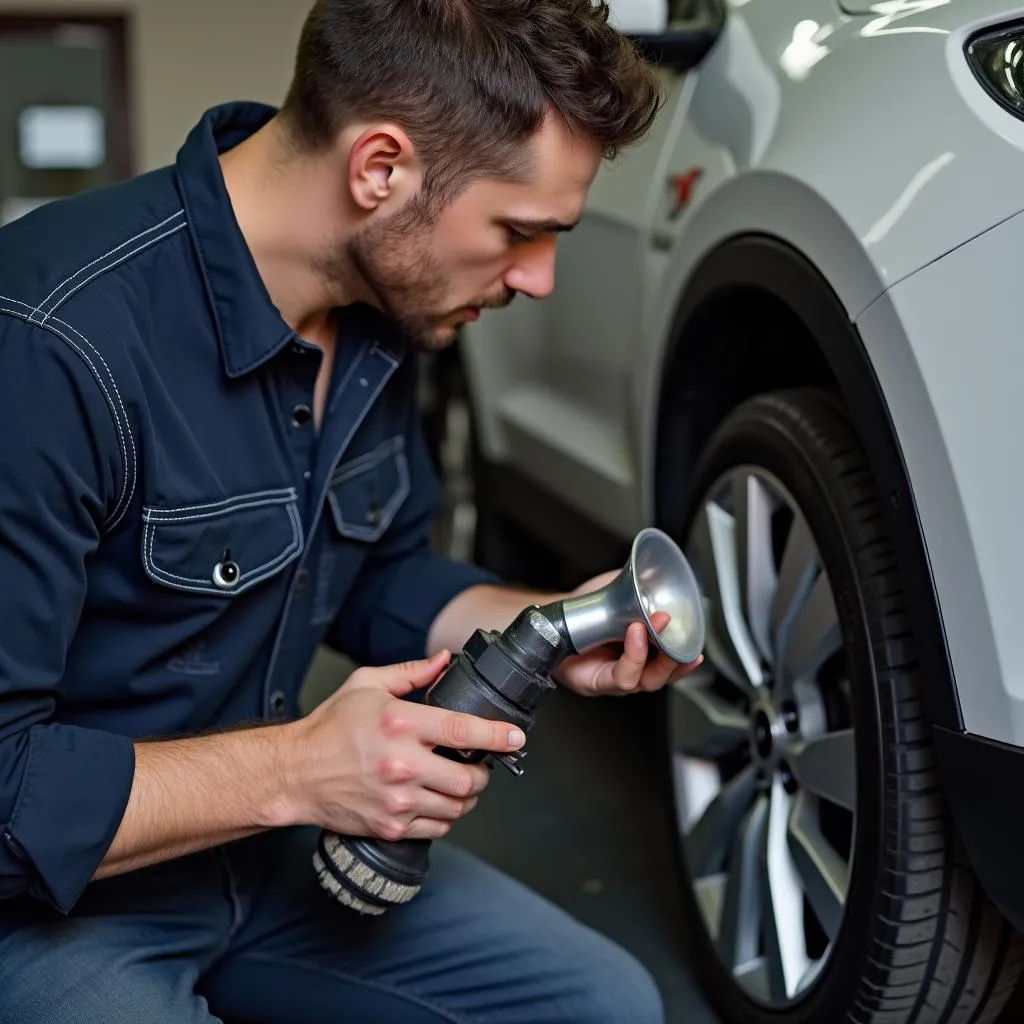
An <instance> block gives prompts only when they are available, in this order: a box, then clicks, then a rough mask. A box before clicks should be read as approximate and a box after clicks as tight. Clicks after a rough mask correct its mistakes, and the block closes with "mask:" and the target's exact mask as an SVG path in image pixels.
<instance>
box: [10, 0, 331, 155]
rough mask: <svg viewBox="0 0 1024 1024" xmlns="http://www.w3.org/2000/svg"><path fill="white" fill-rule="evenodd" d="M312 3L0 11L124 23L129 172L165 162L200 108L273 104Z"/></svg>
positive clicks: (150, 0)
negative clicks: (122, 18) (122, 17)
mask: <svg viewBox="0 0 1024 1024" xmlns="http://www.w3.org/2000/svg"><path fill="white" fill-rule="evenodd" d="M311 6H312V0H125V2H119V0H113V2H110V0H105V2H103V3H97V2H96V0H45V2H39V0H0V11H3V12H7V13H23V14H50V13H55V12H59V11H62V10H69V11H78V12H81V13H91V14H92V13H94V14H108V13H120V12H122V11H124V12H128V13H129V15H130V16H131V19H132V20H131V23H130V26H129V30H130V36H129V45H130V53H129V57H130V73H131V76H132V83H131V84H132V90H133V98H134V105H135V110H134V111H133V125H132V129H133V135H134V143H135V165H136V170H139V171H146V170H150V169H152V168H154V167H159V166H161V165H163V164H166V163H169V162H171V161H172V160H173V159H174V155H175V153H176V152H177V150H178V147H179V146H180V145H181V142H182V140H183V138H184V136H185V135H186V134H187V132H188V130H189V129H190V128H191V127H192V125H193V124H194V123H195V121H196V120H197V119H198V117H199V115H200V114H201V113H202V111H203V110H205V109H206V108H207V107H209V106H212V105H213V104H215V103H220V102H222V101H224V100H229V99H253V100H262V101H264V102H267V103H275V104H276V103H280V101H281V99H282V98H283V96H284V92H285V89H286V88H287V85H288V81H289V79H290V77H291V69H292V61H293V59H294V50H295V45H296V43H297V41H298V37H299V30H300V28H301V26H302V22H303V19H304V18H305V16H306V14H307V13H308V11H309V8H310V7H311Z"/></svg>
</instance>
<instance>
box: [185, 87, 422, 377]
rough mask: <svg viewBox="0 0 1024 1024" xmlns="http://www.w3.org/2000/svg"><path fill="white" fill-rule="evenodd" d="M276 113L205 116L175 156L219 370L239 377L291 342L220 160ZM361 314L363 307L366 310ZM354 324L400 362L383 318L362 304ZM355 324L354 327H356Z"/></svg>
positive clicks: (259, 107)
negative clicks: (210, 313) (215, 339)
mask: <svg viewBox="0 0 1024 1024" xmlns="http://www.w3.org/2000/svg"><path fill="white" fill-rule="evenodd" d="M276 113H277V111H276V110H275V108H274V107H271V106H267V105H265V104H262V103H245V102H236V103H225V104H221V105H219V106H216V107H212V108H211V109H210V110H207V111H206V113H205V114H204V115H203V117H202V119H201V120H200V121H199V123H198V124H197V125H196V126H195V127H194V128H193V129H192V131H191V132H190V133H189V135H188V137H187V139H186V140H185V143H184V145H183V146H182V147H181V149H180V151H179V152H178V158H177V163H176V171H177V177H178V183H179V188H180V190H181V195H182V199H183V202H184V205H185V212H186V216H187V219H188V223H189V229H190V230H191V232H192V239H193V242H194V243H195V247H196V252H197V256H198V259H199V261H200V264H201V266H202V268H203V277H204V279H205V282H206V289H207V294H208V295H209V299H210V304H211V307H212V309H213V317H214V322H215V324H216V330H217V337H218V340H219V342H220V347H221V354H222V357H223V360H224V368H225V370H226V371H227V373H228V375H229V376H231V377H240V376H242V375H244V374H246V373H248V372H250V371H251V370H254V369H256V368H257V367H258V366H261V365H262V364H263V363H265V362H266V361H267V360H268V359H270V358H271V357H272V356H273V355H275V354H276V353H277V352H279V351H280V350H281V348H282V347H283V346H284V345H285V344H286V343H287V342H288V341H289V340H290V339H291V338H293V337H294V331H292V330H291V328H290V327H289V326H288V324H287V323H285V321H284V319H283V317H282V316H281V313H280V311H279V310H278V308H277V307H276V306H275V305H274V303H273V301H272V300H271V298H270V294H269V293H268V292H267V289H266V286H265V285H264V284H263V279H262V278H261V277H260V274H259V270H258V269H257V267H256V263H255V261H254V260H253V258H252V253H251V252H250V251H249V246H248V244H247V243H246V240H245V236H244V235H243V234H242V230H241V228H240V227H239V226H238V221H237V220H236V219H235V214H234V210H233V209H232V206H231V198H230V196H229V195H228V191H227V187H226V186H225V184H224V176H223V173H222V172H221V166H220V161H219V160H218V157H219V155H220V154H221V153H223V152H224V151H225V150H228V149H231V148H232V147H233V146H236V145H238V144H239V143H241V142H242V141H244V140H245V139H246V138H248V137H249V136H250V135H252V134H253V133H254V132H256V131H257V130H258V129H260V128H262V127H263V125H265V124H266V123H267V122H268V121H269V120H270V119H271V118H272V117H273V116H274V115H275V114H276ZM364 307H365V308H364ZM346 321H347V322H349V323H351V324H352V326H356V324H358V325H359V327H361V328H362V329H363V330H364V331H367V332H368V333H370V334H371V335H372V337H373V340H374V342H375V344H377V345H378V346H379V347H380V348H381V349H383V350H384V351H386V352H387V353H388V354H389V355H391V356H392V357H393V358H395V359H397V360H401V358H402V356H403V355H404V354H405V349H406V340H405V338H403V337H402V336H401V333H400V332H399V331H398V330H397V329H396V328H395V327H394V325H392V324H391V323H390V322H389V321H388V320H387V318H386V317H384V315H383V314H382V313H380V311H378V310H376V309H374V308H373V307H370V306H366V305H365V304H363V303H356V304H354V305H353V306H351V307H349V308H348V309H346V310H345V315H344V316H343V318H342V322H343V323H345V322H346ZM353 321H354V322H353Z"/></svg>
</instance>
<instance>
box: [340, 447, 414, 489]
mask: <svg viewBox="0 0 1024 1024" xmlns="http://www.w3.org/2000/svg"><path fill="white" fill-rule="evenodd" d="M404 450H405V435H404V434H396V435H395V436H394V437H391V438H388V440H386V441H381V443H380V444H379V445H377V447H376V448H374V449H373V450H372V451H369V452H365V453H364V454H363V455H357V456H356V457H355V458H354V459H349V461H348V462H343V463H342V464H341V465H340V466H338V468H337V469H336V470H335V471H334V475H333V476H332V477H331V486H332V487H334V486H335V485H336V484H340V483H343V482H344V481H345V480H348V479H349V477H352V476H355V475H356V474H358V473H362V472H363V471H364V470H366V469H370V468H372V467H373V466H376V465H377V463H378V462H383V461H384V460H385V459H386V458H387V457H388V456H389V455H394V454H395V453H396V452H400V451H404Z"/></svg>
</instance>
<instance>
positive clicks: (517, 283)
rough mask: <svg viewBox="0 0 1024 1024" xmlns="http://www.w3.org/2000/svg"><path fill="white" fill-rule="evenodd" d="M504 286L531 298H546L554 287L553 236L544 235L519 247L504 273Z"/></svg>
mask: <svg viewBox="0 0 1024 1024" xmlns="http://www.w3.org/2000/svg"><path fill="white" fill-rule="evenodd" d="M505 286H506V287H507V288H511V289H512V290H513V291H516V292H524V293H525V294H526V295H529V296H530V297H531V298H533V299H546V298H547V297H548V296H549V295H550V294H551V293H552V292H553V291H554V289H555V237H554V236H553V235H545V236H544V237H542V238H538V239H536V240H534V241H532V242H529V243H527V244H526V245H522V246H520V247H519V250H518V251H517V253H516V259H515V262H514V263H513V264H512V266H511V267H510V268H509V271H508V273H506V274H505Z"/></svg>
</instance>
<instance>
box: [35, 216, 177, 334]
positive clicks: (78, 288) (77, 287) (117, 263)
mask: <svg viewBox="0 0 1024 1024" xmlns="http://www.w3.org/2000/svg"><path fill="white" fill-rule="evenodd" d="M186 227H187V225H185V224H180V225H179V226H178V227H176V228H171V230H170V231H165V232H164V233H163V234H162V235H157V236H156V238H151V239H150V240H149V241H148V242H146V243H145V244H144V245H140V246H139V247H138V248H137V249H132V251H131V252H129V253H127V254H126V255H124V256H122V257H121V258H120V259H119V260H115V261H114V262H113V263H109V264H107V266H105V267H103V268H101V269H100V270H97V271H96V273H95V274H91V275H90V276H89V277H87V278H86V279H85V280H84V281H82V282H81V283H79V284H77V285H75V287H74V288H72V289H71V291H69V292H68V293H67V294H66V295H65V296H64V297H63V298H62V299H60V300H59V301H58V302H55V303H54V304H53V306H52V307H51V309H50V312H49V313H47V314H46V316H44V317H43V319H42V320H39V321H37V322H38V323H40V324H45V323H46V321H47V320H49V319H51V318H52V317H53V314H54V313H56V312H57V310H58V309H60V307H61V306H63V305H64V304H65V303H67V302H68V301H69V300H70V299H71V297H72V296H73V295H74V294H75V293H76V292H79V291H81V290H82V289H83V288H84V287H85V286H86V285H87V284H88V283H89V282H90V281H93V280H95V279H96V278H97V277H101V276H102V275H103V274H106V273H108V272H109V271H111V270H113V269H114V267H118V266H120V265H121V264H122V263H124V262H126V261H127V260H130V259H131V258H132V257H133V256H138V254H139V253H140V252H143V251H144V250H146V249H148V248H150V246H153V245H156V243H157V242H159V241H160V240H161V239H162V238H168V237H169V236H170V235H174V234H177V233H178V232H179V231H184V230H185V228H186Z"/></svg>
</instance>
